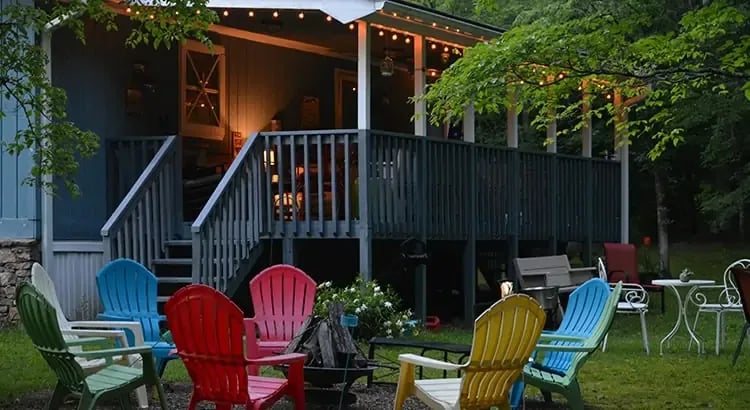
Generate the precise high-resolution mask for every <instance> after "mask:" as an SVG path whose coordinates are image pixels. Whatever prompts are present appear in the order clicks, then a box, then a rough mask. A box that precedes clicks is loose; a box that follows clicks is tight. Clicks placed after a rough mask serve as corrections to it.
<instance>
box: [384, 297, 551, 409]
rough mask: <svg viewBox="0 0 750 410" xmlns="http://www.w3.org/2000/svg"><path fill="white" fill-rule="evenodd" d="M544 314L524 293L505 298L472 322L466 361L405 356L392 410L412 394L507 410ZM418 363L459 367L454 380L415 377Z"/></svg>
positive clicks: (436, 405)
mask: <svg viewBox="0 0 750 410" xmlns="http://www.w3.org/2000/svg"><path fill="white" fill-rule="evenodd" d="M545 320H546V315H545V313H544V310H543V309H542V307H541V306H539V303H537V301H536V300H534V299H532V298H530V297H528V296H526V295H522V294H517V295H511V296H508V297H505V298H503V299H501V300H500V301H498V302H496V303H495V304H494V305H492V306H491V307H490V308H489V309H487V310H486V311H484V313H482V314H481V315H480V316H479V317H478V318H477V320H476V321H475V322H474V341H473V342H472V347H471V355H470V356H469V361H468V362H467V363H466V364H453V363H447V362H443V361H440V360H435V359H430V358H427V357H423V356H419V355H415V354H402V355H399V357H398V359H399V361H400V362H401V370H400V374H399V379H398V388H397V390H396V401H395V403H394V406H393V408H394V409H395V410H401V408H403V405H404V401H405V400H406V398H407V397H409V396H411V395H414V396H416V397H417V398H418V399H419V400H421V401H423V402H424V403H426V404H427V405H428V406H430V408H433V409H456V410H458V409H486V408H489V407H493V406H494V407H498V408H500V409H509V408H510V402H509V393H510V389H511V387H512V386H513V383H514V382H515V381H516V380H517V379H518V378H519V376H520V375H521V370H522V369H523V367H524V366H525V365H526V364H527V363H528V361H529V357H530V356H531V353H532V351H533V350H534V348H535V347H536V344H537V341H538V340H539V336H540V335H541V333H542V327H544V322H545ZM415 366H423V367H429V368H433V369H440V370H461V371H462V372H463V377H461V378H456V379H429V380H414V371H415Z"/></svg>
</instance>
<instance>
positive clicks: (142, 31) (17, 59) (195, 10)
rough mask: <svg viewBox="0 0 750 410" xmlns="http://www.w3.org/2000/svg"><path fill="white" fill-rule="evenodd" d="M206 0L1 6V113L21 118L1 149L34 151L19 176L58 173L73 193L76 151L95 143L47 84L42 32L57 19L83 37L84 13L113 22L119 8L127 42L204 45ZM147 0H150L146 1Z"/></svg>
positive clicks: (209, 18) (60, 93)
mask: <svg viewBox="0 0 750 410" xmlns="http://www.w3.org/2000/svg"><path fill="white" fill-rule="evenodd" d="M207 3H208V0H189V1H188V0H161V1H160V2H159V3H158V4H160V6H159V7H151V6H147V5H146V4H149V3H148V2H141V1H140V0H137V1H134V2H128V3H124V4H122V5H119V6H115V5H112V3H109V2H105V1H104V0H69V1H68V0H66V1H57V0H52V1H49V2H42V3H37V4H36V5H35V4H34V3H31V2H28V3H27V2H23V3H15V4H11V5H7V3H6V5H5V6H4V7H2V8H0V44H2V52H0V101H2V100H3V99H5V100H7V101H8V102H9V103H6V104H2V105H0V119H2V118H4V117H6V116H7V115H8V114H9V113H11V112H15V111H16V110H20V111H22V112H23V117H24V118H25V119H26V122H27V124H25V127H21V128H22V130H20V131H19V132H18V133H17V134H16V136H15V138H14V139H13V140H12V141H11V142H6V143H4V144H3V145H0V150H4V151H6V152H8V153H10V154H13V155H17V154H19V153H21V152H23V151H24V150H31V151H32V152H33V158H34V162H35V164H34V166H33V168H32V170H31V174H30V175H29V176H28V177H27V178H26V179H25V181H24V182H25V183H27V184H39V185H41V186H42V187H43V188H44V189H46V190H50V191H54V189H55V188H54V185H53V184H52V183H49V182H42V179H41V176H43V175H49V176H53V177H60V178H62V180H63V181H64V182H65V184H66V187H67V189H68V190H69V191H70V192H71V193H72V194H73V195H77V194H78V193H79V189H78V186H77V185H76V184H75V181H74V179H73V177H74V176H75V174H76V173H77V171H78V159H79V157H83V158H86V157H90V156H91V155H93V154H94V153H95V152H96V151H97V149H98V137H97V136H96V135H95V134H94V133H92V132H89V131H85V130H82V129H80V128H78V127H77V126H76V125H75V124H73V123H71V122H70V121H67V120H66V114H65V104H66V96H65V91H64V90H62V89H60V88H57V87H55V86H53V85H52V83H51V82H50V78H48V74H47V70H46V67H47V64H48V56H47V55H46V54H45V51H44V49H43V48H42V46H41V45H40V44H39V43H38V42H37V41H35V38H37V36H39V35H40V34H41V33H45V32H48V31H50V30H52V29H55V28H57V27H59V28H60V29H68V30H73V32H74V33H75V34H76V36H77V37H78V38H79V39H80V40H81V41H82V42H85V33H84V22H85V21H86V20H87V19H90V20H93V21H95V22H97V23H98V24H102V25H104V26H106V28H107V29H108V30H117V29H118V26H117V23H116V19H115V17H116V16H117V15H118V11H119V12H120V13H122V14H126V15H127V16H128V17H129V18H130V20H131V21H132V22H133V23H134V24H132V25H131V26H132V28H131V29H130V32H129V35H128V37H127V40H126V46H128V47H135V46H138V45H148V46H153V47H155V48H158V47H162V46H163V47H167V48H169V47H170V46H172V45H174V44H175V43H176V42H178V41H183V40H185V39H187V38H196V39H198V40H200V41H202V42H204V43H206V44H208V45H210V41H209V39H208V37H207V35H206V30H207V29H208V26H209V25H210V24H211V23H213V22H215V21H218V17H217V15H216V13H215V12H213V11H212V10H210V9H209V8H208V7H207V6H206V5H207ZM150 4H153V3H150Z"/></svg>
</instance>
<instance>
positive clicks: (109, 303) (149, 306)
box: [96, 259, 178, 377]
mask: <svg viewBox="0 0 750 410" xmlns="http://www.w3.org/2000/svg"><path fill="white" fill-rule="evenodd" d="M156 286H157V280H156V276H154V274H153V273H151V272H149V270H148V269H146V267H145V266H143V265H141V264H140V263H138V262H136V261H134V260H131V259H117V260H114V261H112V262H110V263H108V264H107V265H105V266H104V267H103V268H102V270H100V271H99V273H97V274H96V287H97V289H98V290H99V299H100V300H101V302H102V305H103V306H104V312H103V313H100V314H98V315H97V317H98V318H99V319H102V320H108V321H111V320H116V321H138V322H140V324H141V329H142V331H143V340H144V343H145V344H146V345H148V346H151V347H152V348H153V352H154V357H155V358H156V370H157V372H158V373H159V377H161V376H162V374H164V369H165V368H166V366H167V362H168V361H169V360H172V359H177V358H178V356H176V355H173V354H171V353H170V352H171V351H172V349H174V345H173V344H171V343H169V342H167V341H164V340H162V335H161V331H160V328H159V324H160V323H161V322H163V321H166V317H164V315H160V314H159V313H158V311H157V309H156ZM132 337H133V335H130V334H129V335H128V342H129V343H130V344H131V345H133V343H135V341H134V339H133V338H132Z"/></svg>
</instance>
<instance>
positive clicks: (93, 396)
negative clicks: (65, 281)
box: [16, 282, 167, 410]
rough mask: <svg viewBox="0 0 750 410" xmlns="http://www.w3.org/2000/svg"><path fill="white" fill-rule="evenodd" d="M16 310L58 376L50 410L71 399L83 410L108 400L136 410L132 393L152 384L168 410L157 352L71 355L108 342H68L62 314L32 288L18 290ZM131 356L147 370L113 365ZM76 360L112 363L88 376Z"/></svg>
mask: <svg viewBox="0 0 750 410" xmlns="http://www.w3.org/2000/svg"><path fill="white" fill-rule="evenodd" d="M16 305H17V306H18V314H19V315H20V317H21V322H22V323H23V326H24V328H25V329H26V333H27V334H28V335H29V337H30V338H31V342H32V343H33V344H34V347H36V349H37V350H39V353H41V355H42V357H43V358H44V360H46V361H47V364H48V365H49V367H50V368H51V369H52V370H53V371H54V372H55V375H56V376H57V386H56V387H55V391H54V393H53V394H52V399H51V400H50V402H49V405H48V407H47V408H48V409H57V408H59V407H60V406H61V405H62V404H63V402H64V400H65V398H66V397H68V396H70V395H74V396H77V397H80V402H79V404H78V409H79V410H83V409H87V410H88V409H94V408H96V403H97V401H99V400H100V399H104V398H117V399H119V402H120V406H121V407H122V408H123V409H127V408H129V407H130V406H129V405H128V395H129V394H130V392H131V391H134V390H135V389H136V388H138V387H140V386H144V385H146V384H153V385H155V386H156V390H157V392H158V395H159V402H160V404H161V408H162V409H166V408H167V404H166V399H165V396H164V390H163V389H162V386H161V382H160V381H159V377H158V376H157V375H156V368H155V365H154V359H153V356H152V353H151V347H149V346H138V347H126V348H117V349H105V350H89V351H85V350H82V351H75V352H71V351H70V349H69V347H70V346H84V345H92V344H96V345H99V344H100V343H101V342H102V341H106V339H103V338H78V339H75V340H70V341H67V342H66V341H65V339H64V338H63V335H62V332H61V331H60V326H59V324H58V323H57V312H55V309H54V308H53V307H52V305H50V303H49V302H48V301H47V300H46V299H45V298H44V296H42V294H41V293H40V292H39V291H38V290H37V289H36V288H35V287H34V285H32V284H31V283H28V282H26V283H22V284H21V285H20V286H19V287H18V290H17V291H16ZM129 354H140V355H141V358H142V359H143V368H142V369H138V368H134V367H128V366H122V365H119V364H113V363H112V357H113V356H118V355H122V356H125V355H129ZM76 357H84V358H86V359H93V358H103V359H105V360H107V361H108V364H109V365H108V366H105V367H103V368H102V369H101V370H99V371H97V372H95V373H93V374H90V375H88V376H87V375H86V374H85V373H84V371H83V369H82V368H81V365H80V364H79V363H78V362H77V361H76V360H75V358H76Z"/></svg>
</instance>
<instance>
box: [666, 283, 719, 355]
mask: <svg viewBox="0 0 750 410" xmlns="http://www.w3.org/2000/svg"><path fill="white" fill-rule="evenodd" d="M651 283H652V284H654V285H659V286H664V287H668V288H670V289H672V291H673V292H674V294H675V297H677V321H676V322H675V324H674V327H673V328H672V330H671V331H670V332H669V333H668V334H667V335H666V336H664V339H662V340H661V343H660V344H659V354H660V355H664V342H667V346H671V345H672V338H673V337H674V335H675V334H677V331H678V330H679V329H680V325H681V323H682V322H683V321H684V322H685V327H686V328H687V331H688V333H689V334H690V338H691V339H692V340H695V342H696V343H697V344H698V354H701V353H703V338H701V337H700V336H698V335H697V334H695V330H694V329H693V328H691V327H690V321H688V318H687V312H686V310H687V304H688V301H689V300H690V292H693V291H694V289H696V288H697V287H699V286H706V285H713V284H715V283H716V281H714V280H708V279H691V280H689V281H687V282H683V281H681V280H679V279H655V280H652V281H651ZM678 288H689V290H688V295H687V297H685V301H684V302H683V300H682V297H681V296H680V291H679V290H678Z"/></svg>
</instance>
